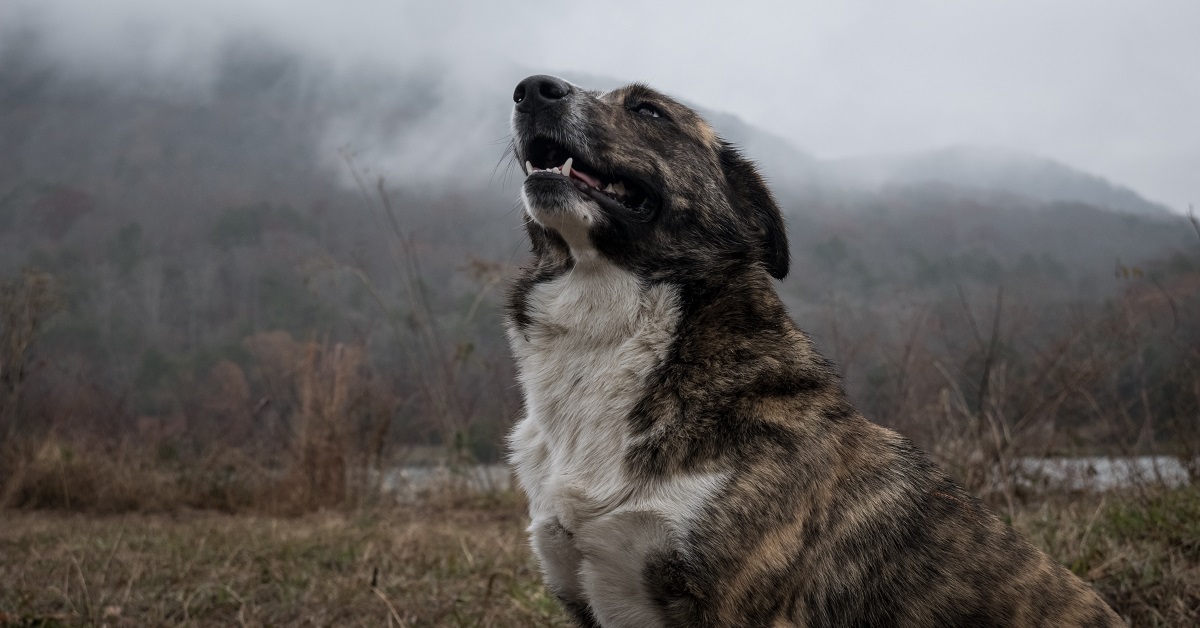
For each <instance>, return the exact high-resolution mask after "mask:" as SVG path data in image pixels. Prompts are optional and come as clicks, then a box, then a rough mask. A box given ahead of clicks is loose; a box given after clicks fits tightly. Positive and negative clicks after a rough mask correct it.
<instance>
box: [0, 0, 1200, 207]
mask: <svg viewBox="0 0 1200 628" xmlns="http://www.w3.org/2000/svg"><path fill="white" fill-rule="evenodd" d="M28 20H33V21H34V22H35V23H37V24H40V25H41V26H43V27H45V28H46V29H47V31H48V33H49V34H48V37H49V40H48V42H49V44H50V45H51V47H52V48H53V49H54V50H55V51H57V52H59V53H60V54H62V55H63V57H64V58H67V59H70V60H72V61H73V62H77V63H81V64H87V65H88V67H90V68H91V69H92V70H93V71H96V72H108V71H112V72H119V71H122V70H123V69H125V68H129V67H133V66H136V67H138V68H139V70H140V71H154V72H162V73H163V74H165V75H171V76H178V75H180V73H183V74H185V75H186V76H189V77H192V76H194V77H196V78H197V79H200V80H203V79H204V78H205V72H206V71H207V70H208V69H209V67H210V66H209V65H208V64H209V61H210V60H211V58H212V56H211V55H212V52H213V51H214V50H216V49H217V46H218V45H219V43H220V42H221V40H222V38H223V37H226V36H228V35H229V34H231V33H238V34H246V33H261V34H262V35H263V36H264V37H267V38H270V39H272V40H276V41H282V42H283V43H285V44H289V45H294V46H296V47H298V48H301V49H304V50H306V51H310V52H312V53H314V54H317V55H320V56H323V57H327V58H330V59H333V60H335V61H336V62H337V63H338V64H339V65H343V66H344V67H352V66H354V65H355V64H360V63H386V64H396V65H398V66H403V67H412V66H415V65H422V66H433V67H444V68H445V69H446V71H447V72H448V73H450V74H451V75H453V76H455V77H456V80H462V81H473V82H475V83H476V84H488V85H493V84H494V85H496V88H495V89H496V91H497V100H498V101H499V100H502V99H507V98H508V95H509V93H510V92H509V90H510V89H511V86H508V85H507V84H508V83H510V82H515V78H520V77H519V76H516V77H514V76H512V74H513V70H512V68H513V67H514V66H516V65H521V66H524V67H526V68H530V69H533V70H536V71H539V72H542V71H544V72H549V73H562V74H567V75H571V74H575V73H587V74H595V75H606V76H612V77H614V78H617V79H621V80H641V81H646V82H649V83H651V84H652V85H654V86H656V87H659V88H660V89H662V90H664V91H666V92H668V93H671V94H674V95H677V96H681V97H683V98H685V99H687V100H689V101H692V102H695V103H699V104H701V105H704V106H706V107H709V108H712V109H718V110H725V111H728V112H731V113H734V114H737V115H739V116H740V117H742V118H743V119H745V120H747V121H748V122H750V123H752V124H755V125H758V126H761V127H764V128H767V129H769V130H772V131H774V132H775V133H777V134H779V135H781V136H783V137H786V138H788V139H790V140H792V141H793V142H795V143H796V144H797V145H798V146H800V147H801V148H803V149H805V150H807V151H809V152H811V153H813V154H814V155H816V156H818V157H823V158H838V157H847V156H856V155H866V154H877V153H898V152H908V151H916V150H923V149H930V148H937V147H942V146H946V145H949V144H960V143H972V144H986V145H995V146H1001V147H1006V148H1013V149H1018V150H1024V151H1029V152H1035V153H1039V154H1042V155H1045V156H1047V157H1050V158H1053V159H1057V160H1059V161H1063V162H1065V163H1067V164H1070V165H1072V166H1075V167H1078V168H1081V169H1083V170H1086V171H1089V172H1093V173H1096V174H1099V175H1102V176H1105V177H1107V178H1109V179H1111V180H1113V181H1116V182H1118V183H1121V184H1124V185H1128V186H1130V187H1133V188H1134V189H1136V190H1138V191H1139V192H1141V193H1142V194H1144V195H1145V196H1147V197H1149V198H1150V199H1152V200H1155V201H1159V202H1162V203H1165V204H1167V205H1168V206H1169V207H1171V208H1173V209H1175V210H1177V211H1183V210H1186V208H1187V205H1188V203H1189V202H1191V203H1197V204H1200V1H1197V0H1163V1H1153V2H1132V1H1124V2H1123V1H1117V0H1062V1H1058V0H946V1H934V0H903V1H900V0H894V1H889V0H875V1H865V0H839V1H832V0H831V1H827V2H808V1H795V0H793V1H789V2H760V1H752V0H739V1H737V2H730V1H728V0H724V1H720V2H707V1H697V0H693V1H691V2H648V1H646V0H642V1H638V2H625V1H621V0H606V1H604V2H588V3H583V2H549V1H545V0H543V1H541V2H525V1H517V0H504V1H502V2H495V1H493V2H429V1H424V2H409V1H406V0H390V1H385V0H357V1H355V0H342V1H340V2H325V3H316V2H309V3H305V2H300V1H299V0H236V1H235V0H206V1H205V2H179V1H173V0H90V1H82V0H79V1H70V0H0V37H3V36H5V34H6V31H5V28H6V26H5V25H11V24H14V23H18V22H22V23H25V22H27V21H28ZM501 84H503V87H501Z"/></svg>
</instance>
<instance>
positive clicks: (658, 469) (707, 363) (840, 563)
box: [508, 76, 1124, 628]
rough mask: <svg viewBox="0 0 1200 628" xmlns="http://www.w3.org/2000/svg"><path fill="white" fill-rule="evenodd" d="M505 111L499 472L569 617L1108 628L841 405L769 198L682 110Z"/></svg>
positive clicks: (1081, 596) (1029, 554)
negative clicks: (519, 266)
mask: <svg viewBox="0 0 1200 628" xmlns="http://www.w3.org/2000/svg"><path fill="white" fill-rule="evenodd" d="M514 100H515V101H516V103H517V104H516V107H515V111H514V113H513V118H512V127H513V133H514V135H515V137H514V139H515V143H514V145H515V153H516V159H517V161H518V162H519V163H520V164H522V166H524V168H525V171H526V174H527V177H526V179H525V183H524V186H523V190H522V198H523V200H524V204H525V209H526V222H527V228H528V232H529V238H530V241H531V242H532V247H533V263H532V265H531V266H529V267H528V268H526V269H525V270H524V272H523V274H522V275H521V277H520V278H519V279H518V280H517V281H516V283H515V285H514V286H513V288H512V291H511V294H510V300H509V306H508V314H509V325H508V334H509V340H510V343H511V346H512V350H513V353H514V355H515V357H516V360H517V364H518V373H519V375H518V377H519V380H520V383H521V385H522V387H523V391H524V394H525V411H526V414H525V417H524V418H523V419H522V420H521V421H520V423H519V424H518V425H517V426H516V427H515V428H514V429H513V432H512V434H511V436H510V445H511V449H512V453H511V462H512V464H513V466H514V468H515V470H516V475H517V477H518V480H519V482H520V484H521V486H522V488H523V489H524V490H525V492H526V493H527V494H528V496H529V503H530V516H531V519H532V523H531V524H530V528H529V529H530V538H531V542H532V545H533V549H534V551H535V553H536V554H537V556H538V558H539V560H540V561H541V565H542V569H543V572H544V575H545V582H546V585H547V586H548V587H549V588H550V590H551V591H553V592H554V593H555V595H557V597H558V598H559V599H560V600H561V601H562V603H563V605H564V606H565V607H566V608H567V609H568V611H569V613H570V614H571V615H572V616H573V617H574V619H575V621H576V622H577V623H578V624H579V625H581V626H605V627H609V628H612V627H617V626H628V627H637V628H646V627H648V626H729V627H733V626H975V627H979V626H1122V625H1124V624H1123V623H1122V621H1121V620H1120V618H1118V616H1117V615H1116V614H1115V613H1114V612H1113V611H1112V610H1111V609H1110V608H1109V607H1108V606H1107V605H1106V604H1105V603H1104V602H1103V601H1102V600H1101V599H1100V597H1099V596H1097V595H1096V593H1095V592H1093V591H1092V590H1091V589H1090V588H1089V587H1088V585H1086V584H1084V583H1083V582H1082V581H1080V580H1079V579H1078V578H1076V577H1075V576H1074V575H1072V574H1071V573H1070V572H1069V571H1067V570H1066V569H1064V568H1063V567H1062V566H1061V565H1058V564H1057V563H1055V562H1054V561H1053V560H1051V559H1050V558H1049V557H1047V556H1046V555H1045V554H1043V553H1042V552H1040V551H1038V550H1037V549H1035V548H1034V547H1033V546H1032V545H1030V544H1029V543H1028V542H1027V541H1025V540H1024V539H1023V538H1021V537H1020V536H1019V535H1018V534H1017V533H1015V532H1014V531H1013V530H1012V529H1011V528H1010V527H1008V526H1007V525H1005V524H1003V523H1001V522H1000V521H999V520H998V519H997V518H996V517H995V516H994V515H992V514H991V513H990V512H988V511H987V510H986V509H985V507H984V506H982V505H981V504H980V502H979V501H978V500H977V499H975V498H974V497H972V496H971V495H968V494H967V493H965V492H964V491H963V490H962V489H961V488H960V487H959V486H957V485H956V484H955V483H954V482H953V481H951V480H950V479H949V478H947V477H946V475H945V474H944V473H943V472H942V471H941V470H939V469H938V468H937V467H936V466H934V465H933V464H932V463H931V462H930V461H929V459H928V458H927V457H926V456H925V454H923V453H922V452H921V451H919V450H918V449H917V448H916V447H914V446H913V444H912V443H911V442H910V441H908V440H907V439H905V438H903V437H902V436H900V435H898V434H896V433H894V432H892V431H890V430H887V429H884V428H882V427H879V426H877V425H875V424H873V423H870V422H868V421H867V420H865V419H864V418H863V417H862V416H861V415H860V414H858V412H856V411H855V410H854V408H853V407H852V406H851V404H850V402H849V400H848V399H847V397H846V393H845V391H844V390H843V387H842V383H841V381H840V380H839V378H838V375H837V374H836V373H835V372H834V369H833V367H832V366H831V365H830V363H829V362H828V361H827V360H825V359H824V358H822V357H821V356H820V355H818V354H817V353H816V351H815V350H814V349H813V345H812V342H811V341H810V340H809V339H808V337H807V336H805V335H804V333H803V332H801V331H800V330H799V329H798V328H797V327H796V325H795V324H794V323H793V322H792V320H791V319H790V318H789V317H788V314H787V312H786V311H785V309H784V306H783V304H782V303H781V301H780V299H779V297H778V295H777V294H776V292H775V288H774V285H773V281H772V277H774V278H776V279H781V278H783V277H784V275H786V274H787V272H788V248H787V241H786V236H785V231H784V225H783V218H782V216H781V214H780V211H779V208H778V207H777V206H776V204H775V201H774V199H773V198H772V196H771V193H770V191H768V189H767V187H766V185H765V184H764V182H763V180H762V178H761V177H760V176H759V174H758V172H757V171H756V169H755V167H754V166H753V165H752V164H751V163H750V162H749V161H747V160H746V159H745V158H744V157H742V156H741V155H740V154H739V153H738V152H737V150H735V149H734V148H733V147H732V146H730V145H729V144H728V143H726V142H724V141H722V140H721V139H720V138H719V137H717V135H716V134H715V133H714V132H713V130H712V129H711V128H710V127H709V125H708V124H707V123H705V122H704V120H702V119H701V118H700V117H699V116H698V115H697V114H696V113H695V112H694V111H692V110H691V109H689V108H687V107H685V106H683V105H681V104H680V103H678V102H676V101H674V100H671V99H670V98H667V97H665V96H663V95H662V94H659V93H657V92H655V91H653V90H651V89H649V88H647V87H645V86H643V85H630V86H628V87H624V88H621V89H618V90H615V91H611V92H607V93H600V92H592V91H586V90H583V89H580V88H579V87H577V86H574V85H571V84H569V83H567V82H565V81H562V80H560V79H557V78H554V77H550V76H532V77H529V78H527V79H525V80H524V81H522V82H521V83H520V85H518V86H517V89H516V92H515V94H514Z"/></svg>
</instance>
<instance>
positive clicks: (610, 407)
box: [509, 257, 720, 529]
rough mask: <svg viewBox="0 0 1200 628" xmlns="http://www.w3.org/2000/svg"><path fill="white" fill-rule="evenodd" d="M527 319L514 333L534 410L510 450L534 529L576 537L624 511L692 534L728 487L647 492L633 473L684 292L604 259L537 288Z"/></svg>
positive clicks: (651, 488) (693, 483) (688, 483)
mask: <svg viewBox="0 0 1200 628" xmlns="http://www.w3.org/2000/svg"><path fill="white" fill-rule="evenodd" d="M527 308H528V314H529V316H530V318H531V319H532V321H533V323H532V324H531V325H530V326H529V327H528V328H526V329H525V330H516V329H510V331H509V341H510V343H511V345H512V349H513V354H514V356H515V357H516V360H517V366H518V378H519V381H520V383H521V386H522V388H523V390H524V393H525V410H526V417H525V419H524V420H522V421H521V423H519V424H518V425H517V426H516V427H515V428H514V430H513V432H512V434H511V435H510V445H511V447H512V463H513V466H514V468H515V470H516V474H517V479H518V481H519V482H520V484H521V487H522V488H523V489H524V490H525V492H526V494H527V495H528V496H529V501H530V515H531V516H532V518H533V519H534V524H535V525H536V524H537V522H538V521H539V520H541V519H549V518H555V517H557V518H559V519H560V520H561V521H562V523H563V525H565V526H566V527H567V528H568V529H572V528H574V527H575V526H574V524H575V523H577V522H578V521H579V519H580V518H593V517H596V516H600V515H603V514H606V513H612V512H615V511H618V510H639V511H644V510H649V511H654V512H657V513H659V514H661V515H662V516H664V517H665V518H666V519H667V520H670V521H673V522H674V523H676V524H677V525H678V524H682V523H683V521H682V520H683V519H686V518H687V517H688V515H689V514H690V513H691V511H693V510H694V509H695V508H697V507H699V506H700V505H701V501H702V500H704V499H705V498H707V497H708V496H710V495H711V494H712V492H713V491H714V490H715V489H716V488H718V487H719V484H720V478H716V477H712V476H708V475H705V476H689V477H681V478H676V479H672V480H668V481H657V482H652V483H644V482H636V481H634V480H633V479H631V478H629V477H627V474H626V473H625V470H624V466H623V462H624V457H625V452H626V450H627V448H628V447H629V445H630V444H631V443H632V442H633V440H632V439H633V438H634V437H633V436H632V435H631V434H630V429H629V420H628V417H629V414H630V412H631V411H632V409H633V406H634V404H636V403H637V402H638V400H640V399H641V398H642V396H643V395H644V394H645V388H646V385H647V378H648V377H649V376H650V375H651V374H652V372H653V371H654V369H655V367H656V366H658V365H659V364H660V363H661V362H662V361H663V360H664V359H665V357H666V356H667V352H668V351H669V350H670V348H671V343H672V340H673V338H674V336H675V333H676V329H677V326H678V323H679V317H680V312H679V302H678V295H677V291H676V290H675V289H674V288H673V287H671V286H667V285H661V284H660V285H655V286H651V287H644V286H642V285H641V284H640V282H638V280H637V278H636V277H635V276H633V275H632V274H630V273H628V272H626V271H624V270H621V269H620V268H617V267H616V266H614V265H612V264H610V263H608V262H606V261H604V260H603V259H601V258H598V257H593V258H591V259H590V260H581V261H580V262H579V263H577V264H576V266H575V267H574V268H573V269H572V271H571V272H569V273H568V274H566V275H564V276H562V277H559V278H557V279H554V280H552V281H549V282H546V283H543V284H541V285H539V286H537V287H535V288H534V289H533V291H532V293H531V294H530V295H529V297H528V299H527Z"/></svg>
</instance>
